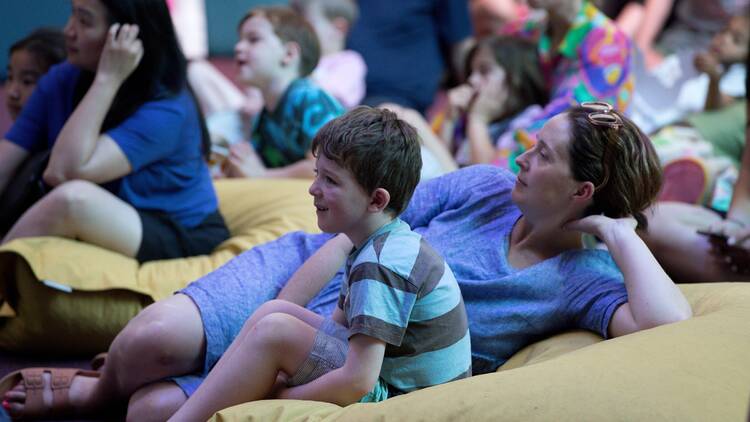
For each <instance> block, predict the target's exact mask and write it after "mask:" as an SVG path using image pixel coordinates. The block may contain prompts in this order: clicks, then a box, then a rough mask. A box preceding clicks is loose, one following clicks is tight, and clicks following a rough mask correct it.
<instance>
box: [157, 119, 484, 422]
mask: <svg viewBox="0 0 750 422" xmlns="http://www.w3.org/2000/svg"><path fill="white" fill-rule="evenodd" d="M312 148H313V154H314V155H315V157H316V158H317V160H316V177H315V181H314V182H313V184H312V186H310V194H311V195H312V196H313V197H314V202H315V206H316V208H317V209H318V213H317V215H318V226H319V227H320V229H321V230H323V231H325V232H327V233H341V234H340V235H339V236H341V237H342V238H343V239H339V238H338V237H337V238H333V239H331V240H330V241H329V242H330V243H335V244H337V246H335V248H336V249H338V251H337V253H336V254H332V255H331V256H330V257H329V259H326V262H321V263H322V264H324V265H325V267H323V268H321V267H313V268H309V269H302V270H301V271H310V272H312V273H319V272H322V273H323V274H330V273H335V272H336V271H337V270H338V269H339V268H340V267H341V266H342V265H346V275H347V276H346V277H345V278H344V279H342V284H341V294H340V295H339V300H338V305H337V306H336V308H335V310H334V311H333V315H332V316H331V317H330V318H324V317H322V316H320V315H318V314H316V313H315V312H312V311H310V310H307V309H305V308H304V307H302V306H300V305H297V304H294V303H291V302H285V301H281V300H279V301H271V302H267V303H266V304H264V305H263V306H261V307H260V308H259V309H258V310H257V311H255V313H253V315H252V316H251V317H250V318H249V319H248V320H247V322H246V323H245V325H244V327H243V328H242V331H241V332H240V333H239V335H238V336H237V339H236V340H235V341H234V342H233V343H232V345H230V347H229V349H228V350H227V353H225V354H224V356H222V358H221V359H220V360H219V362H217V364H216V366H215V367H214V368H213V369H212V370H211V372H210V373H209V374H208V377H207V378H206V381H205V382H204V383H203V384H201V386H200V388H198V390H197V391H196V392H195V394H194V395H192V396H191V397H190V399H188V401H187V402H186V403H185V405H184V406H182V407H181V408H180V410H179V411H178V412H177V413H176V414H175V415H174V416H173V417H172V420H175V421H180V420H185V421H191V420H206V419H208V418H210V417H211V415H212V414H214V412H216V411H219V410H221V409H224V408H226V407H229V406H233V405H236V404H240V403H244V402H248V401H253V400H261V399H264V398H282V399H298V400H318V401H327V402H331V403H335V404H338V405H341V406H345V405H348V404H351V403H355V402H357V401H360V402H377V401H382V400H385V399H387V398H388V397H392V396H395V395H398V394H404V393H408V392H410V391H414V390H417V389H420V388H425V387H430V386H432V385H437V384H441V383H443V382H447V381H450V380H454V379H461V378H466V377H469V376H471V346H470V342H469V329H468V325H467V322H466V311H465V309H464V304H463V300H462V299H461V291H460V290H459V288H458V284H457V283H456V279H455V277H454V276H453V273H452V272H451V270H450V268H448V266H447V265H446V264H445V262H444V261H443V258H442V257H440V255H439V254H438V253H437V252H436V251H435V250H434V249H432V248H431V247H430V246H429V245H428V244H427V242H426V241H425V240H424V239H423V238H422V237H421V236H420V235H419V234H417V233H415V232H413V231H411V230H410V229H409V225H408V224H406V223H404V222H403V221H401V220H400V219H399V218H398V215H399V214H400V213H401V212H402V211H403V210H404V209H405V208H406V206H407V204H408V202H409V198H410V197H411V195H412V193H413V191H414V188H415V187H416V186H417V182H419V170H420V167H421V158H420V152H419V140H418V136H417V133H416V131H415V130H414V129H413V128H411V127H409V126H408V124H407V123H405V122H403V121H399V120H398V119H397V118H396V115H395V114H394V113H393V112H390V111H387V110H379V109H371V108H366V107H361V108H357V109H355V110H353V111H351V112H350V113H348V114H345V115H344V116H342V117H339V118H337V119H334V120H332V121H331V122H330V123H328V124H327V125H326V126H324V127H323V128H322V129H321V130H320V131H319V132H318V134H317V135H316V137H315V139H314V140H313V146H312ZM373 162H374V163H375V164H373ZM339 244H340V245H343V246H338V245H339ZM352 244H353V245H354V249H351V246H352ZM405 258H406V259H405ZM304 267H305V265H303V268H304ZM315 278H321V277H320V276H316V277H315ZM326 281H327V280H326ZM373 283H375V284H376V285H373ZM405 350H409V351H415V352H406V353H405V352H404V351H405ZM247 374H253V376H251V377H248V376H247ZM279 378H280V379H281V382H277V379H279Z"/></svg>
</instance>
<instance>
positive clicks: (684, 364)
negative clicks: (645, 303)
mask: <svg viewBox="0 0 750 422" xmlns="http://www.w3.org/2000/svg"><path fill="white" fill-rule="evenodd" d="M680 288H681V289H682V291H683V292H684V293H685V295H686V296H687V297H688V300H689V301H690V304H691V305H692V307H693V313H694V315H695V317H694V318H692V319H690V320H687V321H683V322H679V323H676V324H670V325H665V326H661V327H657V328H654V329H651V330H646V331H641V332H638V333H634V334H630V335H627V336H623V337H619V338H615V339H612V340H607V341H602V340H601V338H598V337H597V336H595V335H593V334H590V333H584V332H571V333H564V334H561V335H558V336H555V337H552V338H550V339H547V340H544V341H541V342H539V343H536V344H533V345H530V346H528V347H527V348H525V349H523V350H521V351H519V352H518V353H517V354H516V355H514V356H513V358H511V359H510V360H508V361H507V362H506V364H505V365H503V367H501V368H500V370H499V371H498V372H497V373H493V374H486V375H481V376H476V377H472V378H469V379H465V380H460V381H455V382H450V383H448V384H443V385H440V386H436V387H432V388H427V389H424V390H420V391H416V392H413V393H409V394H405V395H403V396H398V397H395V398H392V399H389V400H386V401H384V402H381V403H374V404H373V403H369V404H353V405H350V406H347V407H344V408H342V407H339V406H336V405H333V404H328V403H317V402H310V401H283V400H265V401H259V402H254V403H248V404H244V405H239V406H235V407H231V408H229V409H225V410H222V411H220V412H218V413H217V414H216V415H214V417H213V419H212V420H213V421H216V422H219V421H221V422H227V421H254V422H258V421H276V422H280V421H303V420H315V421H414V420H422V421H438V422H440V421H446V422H448V421H456V420H461V421H610V420H612V421H681V422H682V421H741V420H746V418H747V416H748V405H749V404H750V283H714V284H696V285H683V286H680Z"/></svg>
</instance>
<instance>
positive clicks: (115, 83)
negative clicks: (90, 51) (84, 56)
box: [44, 24, 143, 186]
mask: <svg viewBox="0 0 750 422" xmlns="http://www.w3.org/2000/svg"><path fill="white" fill-rule="evenodd" d="M137 36H138V26H136V25H123V26H122V28H121V27H120V25H119V24H115V25H112V27H111V28H110V30H109V36H108V37H107V41H106V44H105V46H104V49H103V50H102V55H101V58H100V59H99V67H98V69H97V72H96V77H95V79H94V82H93V83H92V85H91V87H90V88H89V90H88V92H86V95H85V96H84V97H83V99H82V100H81V103H80V104H78V106H77V107H76V109H75V110H74V111H73V114H72V115H71V116H70V118H68V120H67V121H66V122H65V125H64V126H63V129H62V131H61V132H60V134H59V135H58V137H57V140H56V141H55V145H54V147H53V148H52V153H51V155H50V162H49V165H48V167H47V169H46V171H45V172H44V179H45V181H46V182H47V183H49V184H50V185H52V186H56V185H59V184H60V183H63V182H65V181H67V180H71V179H85V180H90V181H92V182H96V183H101V182H104V181H109V180H112V179H115V178H118V177H122V176H124V175H126V174H128V173H129V172H130V171H131V166H130V162H129V161H128V160H127V158H126V157H125V154H124V153H123V152H122V151H121V150H120V148H119V147H118V146H117V145H116V144H115V142H114V141H113V140H112V139H111V138H110V137H109V136H107V135H102V134H101V127H102V123H103V122H104V118H105V116H106V115H107V111H108V110H109V108H110V107H111V105H112V101H113V100H114V98H115V95H116V94H117V91H118V89H119V88H120V86H122V83H123V82H124V81H125V79H126V78H127V77H128V76H129V75H130V74H131V73H132V72H133V70H135V68H136V67H137V66H138V63H139V62H140V60H141V57H142V56H143V46H142V44H141V41H140V40H139V39H138V38H137Z"/></svg>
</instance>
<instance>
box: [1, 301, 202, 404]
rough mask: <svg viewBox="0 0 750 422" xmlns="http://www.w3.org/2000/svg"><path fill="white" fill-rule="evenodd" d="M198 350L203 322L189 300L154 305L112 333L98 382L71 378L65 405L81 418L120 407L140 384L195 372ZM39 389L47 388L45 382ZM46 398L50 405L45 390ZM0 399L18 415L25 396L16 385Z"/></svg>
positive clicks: (90, 379) (200, 360)
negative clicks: (67, 403)
mask: <svg viewBox="0 0 750 422" xmlns="http://www.w3.org/2000/svg"><path fill="white" fill-rule="evenodd" d="M204 350H205V337H204V333H203V322H202V320H201V317H200V312H199V311H198V308H197V307H196V306H195V304H194V303H193V301H192V300H191V299H190V298H188V297H187V296H185V295H181V294H178V295H175V296H172V297H170V298H168V299H165V300H162V301H159V302H157V303H154V304H152V305H150V306H149V307H147V308H146V309H144V310H143V311H142V312H141V313H139V314H138V315H137V316H136V317H135V318H133V320H131V321H130V322H129V323H128V325H127V326H126V327H125V328H124V329H123V330H122V331H121V332H120V334H118V336H117V337H116V338H115V340H114V341H113V342H112V345H111V346H110V349H109V355H108V356H107V364H106V365H105V366H104V368H103V372H102V375H101V377H100V378H91V377H81V376H78V377H75V378H74V379H73V382H72V384H71V387H70V393H69V398H70V403H71V405H72V406H73V407H74V408H75V409H77V410H79V412H78V413H80V414H81V415H97V414H101V412H102V411H103V410H105V409H106V410H110V409H112V408H116V407H117V406H123V408H124V406H125V404H126V403H127V400H128V398H129V397H130V396H131V395H132V394H133V393H134V392H135V391H136V390H138V389H139V388H141V387H143V386H144V385H147V384H149V383H152V382H154V381H158V380H161V379H163V378H166V377H169V376H176V375H182V374H187V373H190V372H193V371H195V370H197V369H199V368H201V367H202V366H203V359H204V357H203V356H204ZM45 384H46V385H47V386H49V380H47V381H46V382H45ZM47 395H48V396H49V397H50V405H51V397H52V395H51V390H50V394H47ZM3 399H4V400H7V401H8V403H9V405H10V408H9V412H10V413H11V415H13V416H17V417H20V416H23V407H24V401H25V399H26V393H25V392H24V389H23V386H22V385H18V386H16V387H15V388H14V389H13V390H11V391H10V392H8V393H6V395H5V397H4V398H3Z"/></svg>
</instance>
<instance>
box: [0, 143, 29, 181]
mask: <svg viewBox="0 0 750 422" xmlns="http://www.w3.org/2000/svg"><path fill="white" fill-rule="evenodd" d="M28 156H29V152H28V151H26V150H25V149H23V148H22V147H19V146H18V145H16V144H14V143H13V142H11V141H9V140H7V139H3V140H0V195H2V194H3V192H4V191H5V187H6V186H8V182H9V181H10V178H11V177H13V174H14V173H15V172H16V170H17V169H18V166H20V165H21V163H22V162H23V160H25V159H26V157H28Z"/></svg>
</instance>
